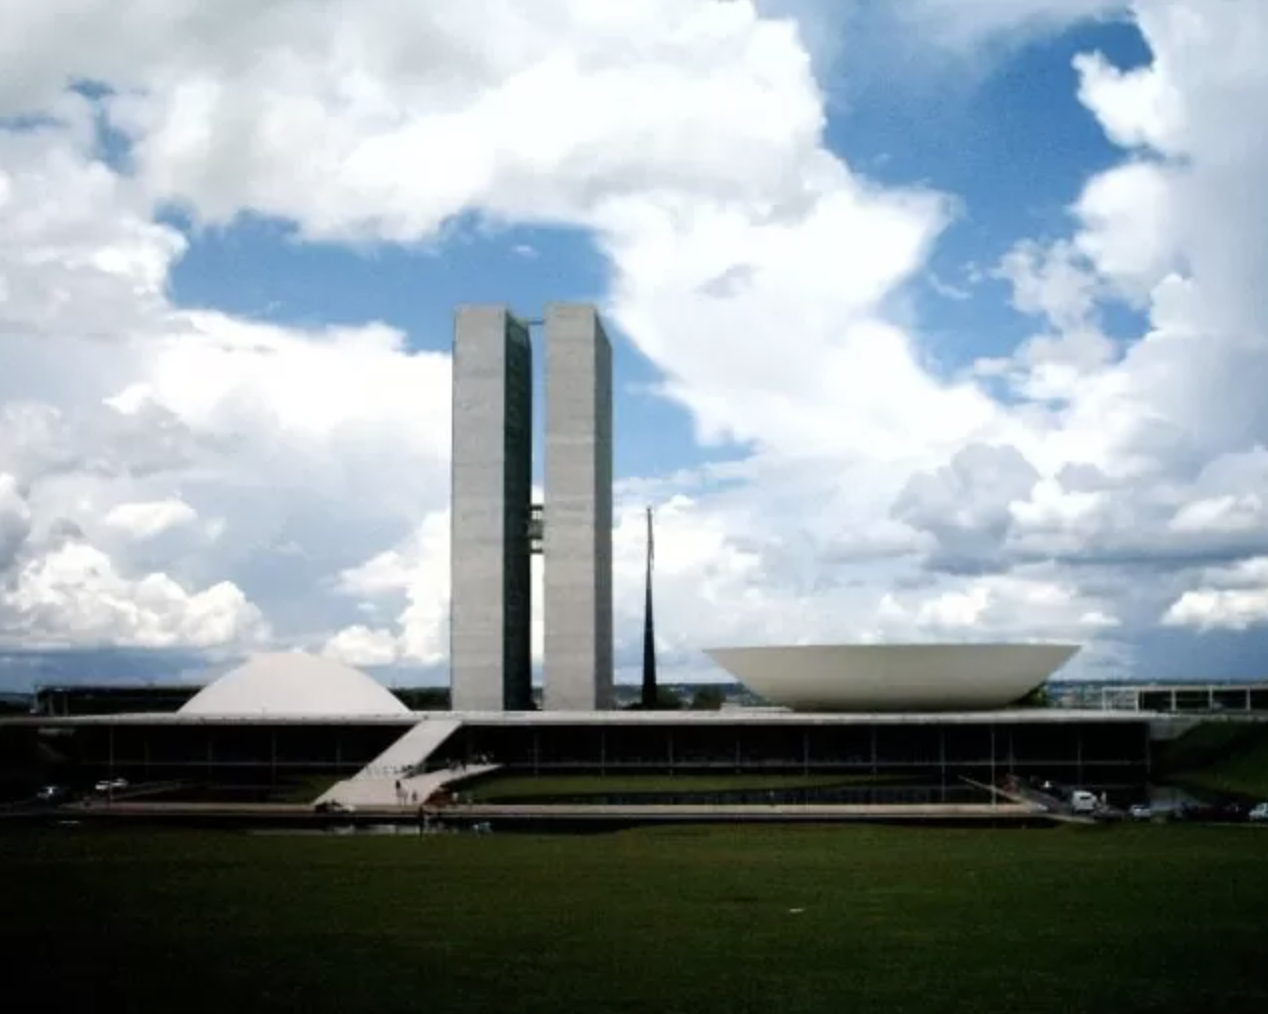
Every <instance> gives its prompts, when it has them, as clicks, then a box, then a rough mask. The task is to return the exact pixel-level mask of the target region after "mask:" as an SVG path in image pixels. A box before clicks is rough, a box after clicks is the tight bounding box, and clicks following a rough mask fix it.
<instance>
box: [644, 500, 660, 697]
mask: <svg viewBox="0 0 1268 1014" xmlns="http://www.w3.org/2000/svg"><path fill="white" fill-rule="evenodd" d="M655 559H656V549H655V544H654V543H653V541H652V509H651V508H650V507H648V508H647V592H646V597H645V599H644V602H643V699H642V704H643V708H644V710H647V711H650V710H652V709H654V708H655V707H656V704H657V698H658V696H659V695H658V694H657V687H656V623H655V620H654V618H653V613H652V567H653V564H654V562H655Z"/></svg>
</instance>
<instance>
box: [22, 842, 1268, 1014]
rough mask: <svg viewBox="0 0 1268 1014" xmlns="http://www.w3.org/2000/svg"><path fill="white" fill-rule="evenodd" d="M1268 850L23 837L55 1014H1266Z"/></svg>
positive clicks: (41, 969)
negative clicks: (124, 1013) (98, 1013)
mask: <svg viewBox="0 0 1268 1014" xmlns="http://www.w3.org/2000/svg"><path fill="white" fill-rule="evenodd" d="M1266 852H1268V834H1261V833H1259V832H1258V831H1257V830H1255V829H1248V828H1231V829H1214V828H1202V827H1122V826H1119V827H1114V828H1064V829H1055V830H1043V831H1040V830H1032V831H986V830H980V831H972V830H970V831H949V830H933V829H930V830H919V829H897V828H869V827H854V828H847V829H828V828H807V829H787V828H736V829H718V830H701V829H686V828H684V829H672V830H669V829H667V830H645V831H637V832H625V833H621V834H616V835H611V836H595V837H549V838H548V837H528V836H523V837H521V836H513V835H496V834H495V835H492V836H488V837H480V836H451V837H432V838H373V837H298V836H292V837H285V836H272V837H262V836H257V837H250V836H246V835H229V834H222V835H215V834H202V833H193V832H171V833H164V834H153V833H152V834H147V835H141V834H136V833H123V832H120V833H89V832H83V831H77V830H70V829H67V830H63V831H61V832H58V833H51V832H45V833H36V832H22V833H14V832H11V831H10V832H6V833H4V834H0V878H2V881H0V897H3V898H4V904H3V905H2V906H0V953H3V954H4V955H5V957H6V959H8V960H7V961H6V966H8V967H10V968H11V969H12V970H13V972H14V973H16V975H15V977H14V979H13V984H11V985H10V986H9V988H10V989H15V988H17V985H16V983H17V982H20V983H21V984H22V985H23V986H24V987H27V988H32V989H35V990H36V993H35V997H36V998H37V1001H38V1004H39V1006H40V1008H41V1009H47V1010H63V1009H66V1010H70V1009H83V1010H90V1009H91V1010H96V1009H106V1008H107V1007H110V1006H114V1007H115V1008H116V1009H120V1010H128V1011H130V1012H138V1011H150V1010H154V1011H158V1010H163V1011H178V1012H187V1011H201V1010H216V1011H231V1012H232V1011H235V1010H238V1011H243V1012H247V1011H250V1012H256V1011H274V1010H276V1011H283V1010H285V1011H305V1012H323V1011H340V1012H357V1011H373V1012H376V1014H384V1012H389V1011H429V1012H430V1011H464V1012H466V1011H471V1012H483V1011H490V1012H497V1014H515V1012H523V1014H529V1012H552V1014H554V1012H572V1011H580V1012H586V1014H595V1012H603V1011H655V1012H658V1014H659V1012H673V1011H683V1012H691V1014H711V1012H713V1011H718V1012H727V1014H739V1012H747V1011H753V1012H762V1014H772V1012H779V1011H795V1012H818V1011H825V1012H827V1011H831V1012H834V1014H842V1012H847V1011H878V1012H883V1014H900V1012H922V1011H930V1012H943V1014H945V1012H958V1011H974V1012H982V1011H1013V1010H1018V1011H1024V1012H1026V1014H1032V1012H1033V1014H1039V1012H1045V1011H1054V1012H1061V1014H1072V1012H1085V1011H1101V1010H1103V1011H1113V1012H1115V1014H1129V1012H1134V1011H1152V1012H1159V1011H1176V1012H1185V1014H1191V1012H1193V1011H1197V1010H1203V1009H1218V1010H1220V1011H1221V1012H1240V1011H1248V1012H1249V1011H1254V1012H1256V1014H1260V1012H1262V1011H1263V1010H1266V1009H1268V963H1266V962H1265V961H1264V958H1265V944H1264V936H1263V929H1264V926H1265V914H1266V913H1268V863H1265V862H1264V858H1265V854H1266Z"/></svg>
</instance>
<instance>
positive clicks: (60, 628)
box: [0, 540, 268, 650]
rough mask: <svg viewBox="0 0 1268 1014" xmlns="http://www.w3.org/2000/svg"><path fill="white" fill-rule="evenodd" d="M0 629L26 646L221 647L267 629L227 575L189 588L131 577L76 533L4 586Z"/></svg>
mask: <svg viewBox="0 0 1268 1014" xmlns="http://www.w3.org/2000/svg"><path fill="white" fill-rule="evenodd" d="M0 617H3V622H2V623H0V636H2V637H3V640H4V641H5V642H7V643H8V644H9V645H10V646H14V645H20V646H21V647H23V648H25V649H28V650H29V649H33V648H42V647H45V648H53V647H71V646H91V647H97V646H121V647H141V648H173V647H192V648H216V647H220V646H223V645H248V644H250V643H252V642H253V641H257V640H260V639H262V638H263V637H265V636H267V633H268V630H267V626H266V625H265V624H264V622H263V619H262V617H261V615H260V613H259V610H258V609H256V608H255V607H254V606H252V605H251V604H250V603H249V602H247V600H246V599H245V597H244V596H243V594H242V592H241V591H240V590H239V589H238V588H237V587H235V586H234V585H233V584H231V583H229V582H227V581H223V582H220V583H219V584H216V585H213V586H212V587H210V588H207V589H205V590H204V591H200V592H193V593H191V592H188V591H186V590H185V589H184V588H182V587H181V586H180V585H179V584H177V583H176V582H175V581H173V580H172V579H171V578H169V577H167V576H166V575H164V574H148V575H146V576H145V577H142V578H140V579H129V578H126V577H124V576H122V575H121V574H119V573H118V571H117V570H116V569H115V566H114V564H113V562H112V561H111V560H110V558H109V557H108V556H106V555H105V554H104V553H102V552H101V551H100V550H98V549H95V548H93V547H92V546H90V545H87V544H84V543H82V542H80V541H78V540H70V541H66V542H64V543H63V544H62V545H60V546H58V547H57V548H55V549H51V550H50V551H49V552H46V553H44V554H42V555H41V556H39V557H37V558H35V559H33V560H31V561H30V562H28V563H27V564H25V565H24V566H22V567H21V568H20V569H19V570H18V572H17V574H16V575H15V576H14V579H13V580H12V581H11V582H10V585H9V587H7V588H6V589H4V590H0Z"/></svg>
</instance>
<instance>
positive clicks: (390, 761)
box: [352, 718, 462, 782]
mask: <svg viewBox="0 0 1268 1014" xmlns="http://www.w3.org/2000/svg"><path fill="white" fill-rule="evenodd" d="M460 728H462V723H461V722H459V721H456V720H454V719H452V718H441V719H436V718H427V719H424V720H423V721H421V722H419V723H418V724H417V725H416V726H414V727H413V728H412V729H410V730H409V732H407V733H405V735H404V736H402V737H401V738H400V739H398V740H397V741H396V742H395V743H393V744H392V745H391V746H389V747H388V748H387V749H386V750H384V751H383V752H382V753H381V754H379V755H378V756H377V757H375V758H374V760H372V761H370V763H369V764H367V765H366V766H365V767H363V768H362V769H361V770H360V771H358V772H357V773H356V774H355V775H353V776H352V777H353V779H355V780H358V781H360V780H362V779H366V778H387V780H388V781H389V782H395V781H396V779H398V778H400V777H402V776H404V775H405V774H406V773H407V772H409V771H412V770H414V769H415V768H417V767H418V766H419V765H420V764H422V763H423V761H425V760H426V759H427V758H428V757H430V756H431V755H432V754H433V753H435V752H436V750H438V749H439V748H440V746H441V744H442V743H444V742H445V740H447V739H448V738H449V737H450V736H452V735H453V734H454V733H455V732H457V731H458V730H459V729H460Z"/></svg>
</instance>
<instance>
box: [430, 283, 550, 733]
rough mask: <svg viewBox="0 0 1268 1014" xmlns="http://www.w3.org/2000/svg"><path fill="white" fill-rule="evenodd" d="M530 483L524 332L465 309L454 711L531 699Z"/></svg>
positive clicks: (455, 543) (456, 376)
mask: <svg viewBox="0 0 1268 1014" xmlns="http://www.w3.org/2000/svg"><path fill="white" fill-rule="evenodd" d="M532 481H533V372H532V344H531V342H530V340H529V335H528V330H527V328H526V327H525V326H524V325H523V324H522V323H521V322H519V321H518V320H516V319H515V318H514V317H512V316H511V315H510V313H509V312H508V311H507V309H506V308H505V307H502V306H463V307H459V309H458V312H457V316H456V319H455V324H454V347H453V461H452V494H451V496H452V500H451V506H450V511H451V522H450V524H451V539H450V553H451V562H450V572H451V585H450V587H451V593H450V594H451V598H450V635H449V637H450V666H451V695H452V701H453V704H452V706H453V708H454V710H455V711H503V710H509V711H518V710H525V709H527V708H528V707H530V705H531V702H532V656H531V652H532V648H531V625H530V623H531V621H530V617H531V607H532V590H531V570H530V565H531V560H530V555H529V517H530V512H531V499H532Z"/></svg>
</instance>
